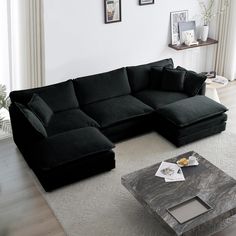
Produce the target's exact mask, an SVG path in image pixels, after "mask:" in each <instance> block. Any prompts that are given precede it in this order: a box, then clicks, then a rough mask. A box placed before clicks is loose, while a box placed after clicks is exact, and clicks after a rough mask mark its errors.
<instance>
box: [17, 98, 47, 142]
mask: <svg viewBox="0 0 236 236" xmlns="http://www.w3.org/2000/svg"><path fill="white" fill-rule="evenodd" d="M15 104H16V106H17V107H18V109H19V110H20V111H21V112H22V113H23V115H24V116H25V118H26V119H27V120H28V121H29V123H30V124H31V126H32V127H33V128H34V129H35V130H36V131H37V132H38V133H39V134H40V136H42V137H44V138H46V137H47V136H48V135H47V132H46V130H45V128H44V126H43V124H42V123H41V121H40V120H39V119H38V118H37V116H36V115H35V114H34V113H33V112H32V111H31V110H29V109H28V108H27V107H26V106H24V105H22V104H20V103H17V102H16V103H15Z"/></svg>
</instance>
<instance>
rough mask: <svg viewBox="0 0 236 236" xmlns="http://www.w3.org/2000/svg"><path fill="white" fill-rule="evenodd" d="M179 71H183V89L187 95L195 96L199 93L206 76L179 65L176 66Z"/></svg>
mask: <svg viewBox="0 0 236 236" xmlns="http://www.w3.org/2000/svg"><path fill="white" fill-rule="evenodd" d="M176 69H177V70H179V71H185V72H186V75H185V81H184V91H185V93H187V94H188V95H189V96H195V95H197V94H199V92H200V90H201V88H202V87H203V86H204V83H205V80H206V78H207V77H206V76H205V75H203V74H197V73H196V72H194V71H191V70H186V69H185V68H183V67H181V66H177V68H176Z"/></svg>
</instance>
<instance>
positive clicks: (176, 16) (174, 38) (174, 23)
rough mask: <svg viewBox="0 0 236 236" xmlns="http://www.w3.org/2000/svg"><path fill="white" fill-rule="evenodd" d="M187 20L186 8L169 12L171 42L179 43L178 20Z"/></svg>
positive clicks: (173, 43)
mask: <svg viewBox="0 0 236 236" xmlns="http://www.w3.org/2000/svg"><path fill="white" fill-rule="evenodd" d="M186 21H188V10H183V11H175V12H171V13H170V23H171V44H172V45H179V44H180V36H179V22H186Z"/></svg>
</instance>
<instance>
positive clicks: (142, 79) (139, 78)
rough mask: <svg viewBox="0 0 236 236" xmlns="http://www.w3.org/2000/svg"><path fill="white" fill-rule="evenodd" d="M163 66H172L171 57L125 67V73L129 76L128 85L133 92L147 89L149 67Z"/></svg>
mask: <svg viewBox="0 0 236 236" xmlns="http://www.w3.org/2000/svg"><path fill="white" fill-rule="evenodd" d="M155 66H157V67H165V66H172V67H173V60H172V59H171V58H169V59H164V60H161V61H156V62H152V63H148V64H144V65H139V66H129V67H127V68H126V69H127V73H128V78H129V83H130V87H131V90H132V92H133V93H135V92H139V91H141V90H144V89H147V88H148V86H149V84H150V71H151V67H155Z"/></svg>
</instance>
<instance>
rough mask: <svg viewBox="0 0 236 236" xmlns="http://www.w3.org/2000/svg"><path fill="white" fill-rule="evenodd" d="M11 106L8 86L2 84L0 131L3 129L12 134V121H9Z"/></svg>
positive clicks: (0, 93) (0, 92)
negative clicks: (9, 108)
mask: <svg viewBox="0 0 236 236" xmlns="http://www.w3.org/2000/svg"><path fill="white" fill-rule="evenodd" d="M9 104H10V99H9V97H7V92H6V86H5V85H2V84H0V129H2V130H3V131H5V132H7V133H10V132H11V126H10V121H9V119H8V117H9V113H8V107H9ZM4 124H5V125H4Z"/></svg>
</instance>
